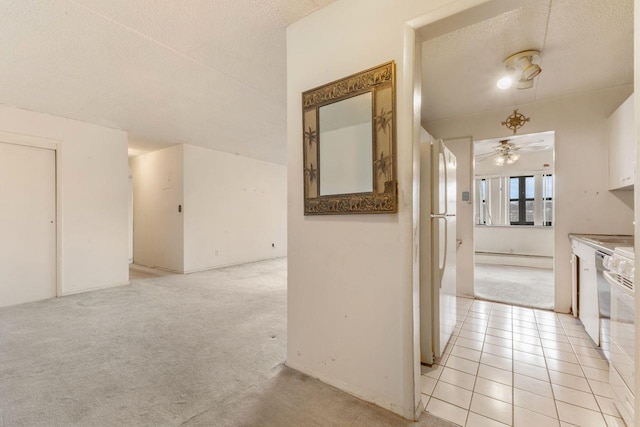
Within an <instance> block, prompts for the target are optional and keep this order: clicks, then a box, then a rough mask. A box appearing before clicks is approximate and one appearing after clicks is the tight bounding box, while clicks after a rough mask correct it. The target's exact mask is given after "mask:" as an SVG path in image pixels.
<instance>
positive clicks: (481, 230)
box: [475, 225, 554, 257]
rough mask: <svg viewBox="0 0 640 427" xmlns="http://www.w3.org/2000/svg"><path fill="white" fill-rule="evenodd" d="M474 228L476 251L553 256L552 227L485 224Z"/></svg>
mask: <svg viewBox="0 0 640 427" xmlns="http://www.w3.org/2000/svg"><path fill="white" fill-rule="evenodd" d="M475 229H476V251H478V252H488V253H495V254H513V255H534V256H545V257H552V256H553V243H554V240H553V228H551V227H527V226H521V227H518V226H503V227H501V226H486V225H479V226H476V227H475Z"/></svg>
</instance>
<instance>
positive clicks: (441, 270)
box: [431, 215, 449, 289]
mask: <svg viewBox="0 0 640 427" xmlns="http://www.w3.org/2000/svg"><path fill="white" fill-rule="evenodd" d="M448 216H449V215H431V217H432V218H433V219H435V220H436V221H440V220H442V221H444V247H442V248H440V250H441V251H443V252H442V253H443V254H444V257H443V258H442V266H441V265H440V256H439V254H438V255H436V256H437V257H438V261H437V262H438V271H439V275H440V278H442V277H443V276H444V269H445V268H446V265H447V252H448V247H447V245H448V241H449V236H448V231H447V229H448V228H449V227H448V226H447V217H448ZM440 288H441V289H442V280H440Z"/></svg>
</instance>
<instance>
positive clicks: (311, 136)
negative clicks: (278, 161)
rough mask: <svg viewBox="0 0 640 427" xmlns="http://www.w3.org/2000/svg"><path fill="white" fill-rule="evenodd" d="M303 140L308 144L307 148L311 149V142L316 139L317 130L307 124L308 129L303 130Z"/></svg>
mask: <svg viewBox="0 0 640 427" xmlns="http://www.w3.org/2000/svg"><path fill="white" fill-rule="evenodd" d="M304 140H305V141H306V142H307V143H308V144H309V149H311V147H313V143H314V142H317V141H318V132H317V131H316V130H315V129H312V128H311V126H309V130H305V131H304Z"/></svg>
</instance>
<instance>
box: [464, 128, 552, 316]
mask: <svg viewBox="0 0 640 427" xmlns="http://www.w3.org/2000/svg"><path fill="white" fill-rule="evenodd" d="M554 143H555V133H554V132H541V133H535V134H528V135H517V136H513V137H510V138H496V139H488V140H483V141H476V142H475V144H474V161H475V172H474V192H475V197H474V201H475V206H474V229H475V230H474V232H475V238H474V244H475V248H474V252H475V268H474V295H475V297H476V298H478V299H485V300H489V301H496V302H502V303H508V304H513V305H520V306H525V307H533V308H540V309H553V308H554V295H555V292H554V275H553V257H554V230H553V224H554V215H553V211H554V205H555V198H554Z"/></svg>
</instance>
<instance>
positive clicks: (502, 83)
mask: <svg viewBox="0 0 640 427" xmlns="http://www.w3.org/2000/svg"><path fill="white" fill-rule="evenodd" d="M539 58H540V51H537V50H524V51H522V52H518V53H516V54H513V55H511V56H510V57H508V58H507V59H505V60H504V66H505V69H506V71H505V73H504V74H503V75H502V76H501V77H500V79H499V80H498V82H497V83H496V86H498V88H499V89H503V90H505V89H509V88H510V87H511V86H513V84H514V83H515V82H517V83H518V85H517V87H518V89H529V88H532V87H533V79H534V78H536V76H537V75H538V74H540V73H541V72H542V68H540V66H539V65H538V64H534V63H533V61H534V60H536V59H539Z"/></svg>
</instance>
